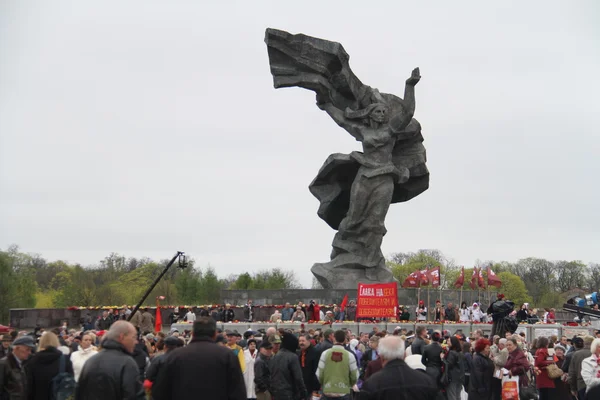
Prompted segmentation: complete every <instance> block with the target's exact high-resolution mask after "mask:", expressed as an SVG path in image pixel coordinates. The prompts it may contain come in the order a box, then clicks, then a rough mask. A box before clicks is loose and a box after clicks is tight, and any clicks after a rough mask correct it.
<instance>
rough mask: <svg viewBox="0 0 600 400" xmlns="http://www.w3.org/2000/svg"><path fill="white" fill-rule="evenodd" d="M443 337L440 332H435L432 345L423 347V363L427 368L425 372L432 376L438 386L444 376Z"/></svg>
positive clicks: (432, 336)
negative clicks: (441, 342)
mask: <svg viewBox="0 0 600 400" xmlns="http://www.w3.org/2000/svg"><path fill="white" fill-rule="evenodd" d="M441 340H442V335H440V333H439V332H433V334H432V335H431V343H430V344H428V345H426V346H425V347H423V354H422V356H421V362H422V363H423V365H424V366H425V372H427V375H429V376H431V378H432V379H433V381H434V382H436V384H439V381H440V376H441V375H442V357H441V354H442V351H443V350H442V346H441V345H440V341H441Z"/></svg>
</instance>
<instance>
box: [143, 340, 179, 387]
mask: <svg viewBox="0 0 600 400" xmlns="http://www.w3.org/2000/svg"><path fill="white" fill-rule="evenodd" d="M164 344H165V352H164V353H163V354H160V355H158V356H156V357H154V358H153V359H152V362H151V363H150V366H148V370H147V371H146V379H147V380H149V381H150V382H154V381H156V377H157V376H158V373H159V371H160V369H161V368H162V366H163V365H164V363H165V360H166V357H167V354H169V353H170V352H172V351H173V350H175V349H178V348H180V347H183V342H182V341H181V339H179V338H176V337H174V336H169V337H167V338H165V340H164Z"/></svg>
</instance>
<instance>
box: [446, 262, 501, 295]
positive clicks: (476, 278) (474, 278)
mask: <svg viewBox="0 0 600 400" xmlns="http://www.w3.org/2000/svg"><path fill="white" fill-rule="evenodd" d="M464 284H465V267H462V268H461V269H460V275H458V278H457V279H456V282H454V287H455V288H457V289H458V288H462V287H463V285H464ZM487 285H488V287H489V286H495V287H497V288H499V287H501V286H502V281H501V280H500V278H498V276H497V275H496V274H495V273H494V271H492V268H490V267H487ZM469 286H470V287H471V289H473V290H475V288H476V287H478V286H479V287H480V288H482V289H485V288H486V286H485V280H484V279H483V272H482V268H481V267H479V268H477V267H475V268H473V274H472V275H471V282H469Z"/></svg>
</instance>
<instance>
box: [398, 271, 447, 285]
mask: <svg viewBox="0 0 600 400" xmlns="http://www.w3.org/2000/svg"><path fill="white" fill-rule="evenodd" d="M430 284H431V287H434V288H436V287H438V286H440V267H435V268H432V269H429V268H425V269H424V270H421V271H415V272H413V273H412V274H410V275H408V277H407V278H406V279H405V280H404V283H403V284H402V287H410V288H418V287H421V286H429V285H430Z"/></svg>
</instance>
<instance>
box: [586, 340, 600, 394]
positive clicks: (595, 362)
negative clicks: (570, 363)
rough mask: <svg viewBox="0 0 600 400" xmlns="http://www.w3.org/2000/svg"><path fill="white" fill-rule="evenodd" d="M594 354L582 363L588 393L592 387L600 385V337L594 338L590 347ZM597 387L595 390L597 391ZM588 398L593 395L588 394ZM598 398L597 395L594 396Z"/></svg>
mask: <svg viewBox="0 0 600 400" xmlns="http://www.w3.org/2000/svg"><path fill="white" fill-rule="evenodd" d="M590 351H591V352H592V355H591V356H590V357H588V358H584V359H583V361H582V363H581V377H582V378H583V381H584V382H585V386H586V388H585V390H586V393H589V392H590V389H594V387H596V386H598V385H600V339H594V341H593V342H592V345H591V347H590ZM597 390H598V388H597V387H596V388H595V389H594V391H597ZM587 398H588V399H591V398H592V397H591V396H590V395H589V394H588V395H587ZM593 398H594V399H597V397H593Z"/></svg>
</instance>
